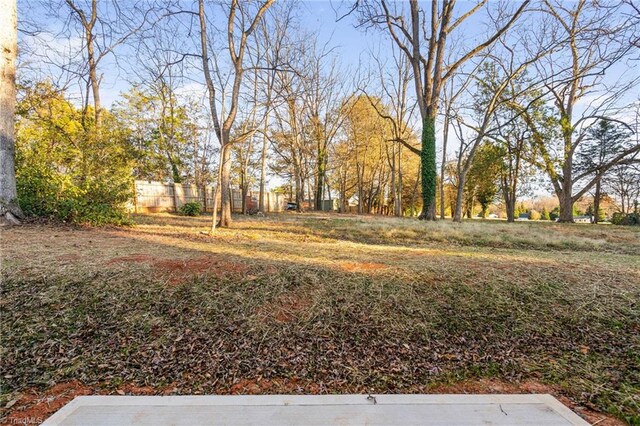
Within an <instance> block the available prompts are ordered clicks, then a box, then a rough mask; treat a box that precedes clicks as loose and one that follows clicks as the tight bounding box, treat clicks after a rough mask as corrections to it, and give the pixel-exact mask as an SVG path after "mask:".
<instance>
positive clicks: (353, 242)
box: [0, 214, 640, 419]
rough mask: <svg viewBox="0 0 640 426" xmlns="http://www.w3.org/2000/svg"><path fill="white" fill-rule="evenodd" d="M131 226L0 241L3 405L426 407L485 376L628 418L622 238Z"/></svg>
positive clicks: (632, 262) (289, 222)
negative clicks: (219, 396)
mask: <svg viewBox="0 0 640 426" xmlns="http://www.w3.org/2000/svg"><path fill="white" fill-rule="evenodd" d="M136 221H137V223H138V225H137V226H135V227H132V228H109V229H91V228H72V227H61V226H54V225H51V226H45V225H32V226H25V227H22V228H16V229H11V230H3V231H2V232H3V234H2V238H3V242H5V241H11V244H4V245H3V263H2V279H3V288H2V291H3V302H2V318H1V320H2V330H3V336H2V339H3V346H4V349H3V351H4V352H3V354H2V355H3V356H2V358H3V361H4V362H3V365H2V367H1V371H0V377H3V379H2V380H3V388H4V389H6V390H8V391H13V390H19V389H22V388H24V387H26V386H31V385H39V386H47V385H48V384H50V383H51V382H59V381H64V380H70V379H78V380H81V381H82V382H86V383H90V384H100V386H109V385H110V383H111V384H113V383H122V382H127V381H133V382H135V383H138V384H151V385H153V386H156V387H158V386H164V385H166V384H167V383H171V384H172V385H175V386H176V387H177V388H178V389H179V391H180V392H182V393H194V392H208V393H220V392H228V391H230V389H232V388H233V386H235V385H237V384H238V382H239V381H242V380H258V378H260V377H261V378H266V379H277V380H281V379H282V380H284V378H291V377H299V378H300V377H304V378H305V380H308V382H307V383H308V386H312V387H311V388H305V389H307V391H309V389H315V390H317V389H322V390H323V391H326V392H368V391H376V392H423V391H425V389H427V388H428V387H429V386H431V385H432V384H436V383H440V382H442V381H449V380H452V378H456V377H457V378H459V379H474V378H475V379H477V378H479V377H491V378H496V379H500V380H506V381H511V382H518V381H520V380H537V381H541V382H544V383H547V384H548V385H550V386H554V387H556V389H558V390H557V392H560V393H562V394H564V395H567V396H569V397H571V398H573V399H574V400H575V401H576V402H578V403H579V404H583V405H586V406H588V407H591V408H596V409H599V410H604V411H610V412H612V413H615V414H616V415H619V416H627V419H633V413H635V412H637V409H638V404H639V403H640V402H639V400H638V394H639V392H638V385H637V384H638V383H639V382H640V376H638V374H640V373H639V372H638V370H637V368H635V366H637V364H638V361H639V359H638V355H637V354H638V353H640V351H639V350H637V349H640V337H639V336H640V309H638V305H637V301H638V300H640V284H639V283H640V256H639V255H638V253H639V252H640V239H639V237H640V233H638V231H636V230H634V229H631V228H621V227H613V226H607V227H604V226H603V227H600V226H597V227H596V226H589V225H573V226H566V225H559V224H551V223H516V224H507V223H504V222H495V221H494V222H489V221H487V222H485V221H475V220H474V221H467V222H464V223H463V224H453V223H450V222H435V223H425V222H419V221H416V220H410V219H395V218H379V217H370V216H366V217H357V216H347V217H343V216H339V215H325V216H323V215H317V214H303V215H299V214H283V215H275V216H269V217H266V218H260V217H248V218H243V217H238V218H236V221H235V223H234V226H233V227H232V228H230V229H219V230H218V231H217V233H216V234H215V235H214V236H209V235H207V231H208V227H209V225H210V223H209V221H210V217H204V216H203V217H198V218H188V217H181V216H174V215H169V214H164V215H155V216H138V217H136ZM7 376H9V377H7ZM278 383H280V382H278ZM269 389H270V391H271V392H277V391H283V392H284V391H286V392H291V391H292V390H291V389H289V388H286V389H284V388H282V389H279V388H277V387H276V388H269ZM303 391H304V389H303Z"/></svg>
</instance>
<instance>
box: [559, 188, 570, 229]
mask: <svg viewBox="0 0 640 426" xmlns="http://www.w3.org/2000/svg"><path fill="white" fill-rule="evenodd" d="M558 199H559V201H560V217H559V219H558V222H566V223H572V222H573V199H572V198H571V195H568V194H567V193H566V192H562V193H561V194H560V195H559V196H558Z"/></svg>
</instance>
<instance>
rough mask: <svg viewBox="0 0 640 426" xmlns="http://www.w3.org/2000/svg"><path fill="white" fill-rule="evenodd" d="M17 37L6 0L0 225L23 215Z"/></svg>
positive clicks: (0, 35)
mask: <svg viewBox="0 0 640 426" xmlns="http://www.w3.org/2000/svg"><path fill="white" fill-rule="evenodd" d="M17 40H18V30H17V6H16V1H15V0H9V1H7V2H5V4H4V6H3V7H0V106H1V109H0V225H18V224H20V219H21V218H23V217H24V215H23V214H22V210H21V209H20V206H19V205H18V191H17V187H16V170H15V147H16V145H15V124H14V114H15V107H16V58H17V53H18V41H17Z"/></svg>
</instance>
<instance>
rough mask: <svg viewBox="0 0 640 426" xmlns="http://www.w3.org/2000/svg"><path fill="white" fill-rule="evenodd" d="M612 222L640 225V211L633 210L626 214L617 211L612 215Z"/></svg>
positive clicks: (615, 223)
mask: <svg viewBox="0 0 640 426" xmlns="http://www.w3.org/2000/svg"><path fill="white" fill-rule="evenodd" d="M611 223H613V224H614V225H626V226H638V225H640V213H639V212H633V213H628V214H624V213H622V212H615V213H614V214H613V216H612V217H611Z"/></svg>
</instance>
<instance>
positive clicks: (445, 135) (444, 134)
mask: <svg viewBox="0 0 640 426" xmlns="http://www.w3.org/2000/svg"><path fill="white" fill-rule="evenodd" d="M448 140H449V114H446V115H445V116H444V129H443V131H442V163H440V219H444V212H445V203H444V176H445V172H446V166H447V144H448Z"/></svg>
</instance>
